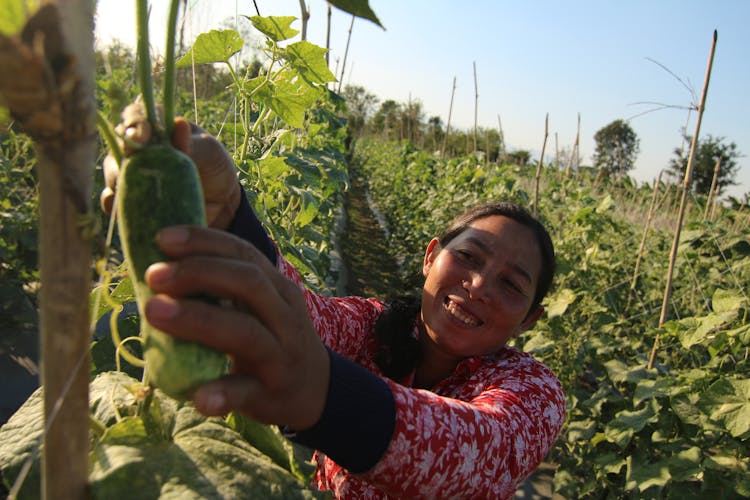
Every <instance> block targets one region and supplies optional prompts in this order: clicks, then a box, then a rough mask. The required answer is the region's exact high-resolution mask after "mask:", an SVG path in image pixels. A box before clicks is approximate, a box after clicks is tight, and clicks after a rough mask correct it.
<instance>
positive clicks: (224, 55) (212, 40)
mask: <svg viewBox="0 0 750 500" xmlns="http://www.w3.org/2000/svg"><path fill="white" fill-rule="evenodd" d="M242 45H243V41H242V37H240V34H239V33H237V32H236V31H234V30H222V31H218V30H211V31H209V32H208V33H201V34H200V35H198V38H196V39H195V43H194V44H193V46H192V47H191V48H190V49H189V50H188V51H187V53H185V55H184V56H182V57H180V58H179V59H178V60H177V62H176V63H175V65H176V66H177V67H178V68H189V67H190V66H191V65H192V64H193V62H195V64H212V63H226V62H229V59H231V57H232V56H233V55H235V54H236V53H237V52H239V51H240V50H242Z"/></svg>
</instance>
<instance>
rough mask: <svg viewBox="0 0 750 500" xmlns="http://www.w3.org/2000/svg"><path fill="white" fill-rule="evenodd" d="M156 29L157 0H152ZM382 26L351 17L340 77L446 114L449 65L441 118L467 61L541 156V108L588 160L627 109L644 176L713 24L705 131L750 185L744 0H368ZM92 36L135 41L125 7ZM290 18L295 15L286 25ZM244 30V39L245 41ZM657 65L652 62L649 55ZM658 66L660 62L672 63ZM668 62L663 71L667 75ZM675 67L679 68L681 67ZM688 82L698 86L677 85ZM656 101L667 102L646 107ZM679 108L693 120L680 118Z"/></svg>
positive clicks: (685, 97) (508, 133)
mask: <svg viewBox="0 0 750 500" xmlns="http://www.w3.org/2000/svg"><path fill="white" fill-rule="evenodd" d="M152 3H153V4H154V20H155V24H156V25H157V26H155V27H154V29H153V31H152V41H153V42H158V41H160V40H161V39H162V38H163V35H162V34H161V32H160V31H159V27H160V26H162V25H163V21H161V20H160V15H161V12H163V10H164V7H165V5H166V4H167V2H166V0H154V1H153V2H152ZM255 3H257V5H258V8H259V10H260V13H261V15H294V16H298V17H299V15H300V8H299V1H298V0H255ZM307 3H308V4H309V6H310V10H311V18H310V25H309V28H308V40H310V41H312V42H314V43H317V44H318V45H321V46H325V29H326V2H325V1H324V0H307ZM369 3H370V6H371V7H372V8H373V10H374V11H375V13H376V14H377V16H378V17H379V19H380V21H381V23H382V24H383V25H384V26H385V30H383V29H381V28H380V27H378V26H376V25H374V24H373V23H370V22H368V21H365V20H361V19H357V20H356V21H355V23H354V28H353V32H352V38H351V42H350V46H349V53H348V56H347V63H346V66H347V72H346V73H345V75H344V83H345V84H357V85H362V86H364V87H365V88H367V89H368V90H369V91H370V92H372V93H373V94H375V95H376V96H378V98H380V99H381V101H382V100H385V99H393V100H396V101H398V102H404V103H405V102H407V101H408V100H409V99H418V100H420V101H421V102H422V104H423V108H424V110H425V113H426V115H427V116H428V117H429V116H433V115H439V116H441V117H442V119H443V122H446V121H447V118H448V111H449V107H450V97H451V88H452V84H453V78H454V77H455V78H456V85H457V88H456V94H455V97H454V103H453V112H452V117H451V127H459V128H463V129H470V128H471V127H473V123H474V76H473V64H474V63H476V68H477V80H478V93H479V101H478V102H479V108H478V124H479V125H480V126H483V127H497V126H498V116H499V117H500V121H501V123H502V128H503V132H504V134H505V140H506V145H507V146H508V147H509V148H510V149H526V150H529V151H531V152H532V155H533V157H534V158H538V155H539V152H540V150H541V146H542V141H543V138H544V118H545V114H547V113H549V120H550V136H549V139H548V143H547V153H548V154H550V152H552V153H551V154H554V149H555V135H557V143H558V145H559V147H560V148H561V149H565V148H568V149H570V148H571V146H572V144H573V142H574V140H575V135H576V127H577V115H578V113H580V115H581V144H580V153H581V159H582V163H585V164H588V163H590V162H591V156H592V154H593V151H594V147H595V142H594V139H593V136H594V134H595V133H596V131H597V130H599V129H600V128H602V127H603V126H605V125H607V124H608V123H610V122H612V121H613V120H616V119H629V118H631V117H632V118H631V121H630V125H631V126H632V128H633V129H634V130H635V132H636V134H638V137H639V138H640V155H639V157H638V160H637V162H636V168H635V169H634V170H633V171H632V172H631V175H632V176H633V177H634V178H636V179H637V180H639V181H641V182H652V181H653V180H654V179H655V178H656V177H657V175H658V173H659V171H660V170H661V169H663V168H665V167H666V166H667V164H668V162H669V159H670V158H672V156H673V151H674V149H675V147H678V146H679V145H680V144H681V129H682V128H683V127H685V126H686V125H687V130H688V132H689V133H690V134H691V135H692V134H693V132H694V130H695V122H696V113H695V112H693V113H690V115H689V116H688V112H687V110H686V109H685V108H686V107H688V106H689V105H691V104H697V103H698V99H699V98H700V94H701V91H702V87H703V81H704V77H705V73H706V67H707V63H708V55H709V51H710V46H711V38H712V36H713V31H714V29H716V30H717V31H718V43H717V46H716V54H715V57H714V63H713V71H712V74H711V80H710V85H709V89H708V97H707V102H706V109H705V113H704V116H703V121H702V125H701V132H700V134H701V137H705V136H706V135H708V134H710V135H712V136H714V137H723V138H725V140H726V142H735V143H736V144H737V146H738V149H739V151H740V152H741V153H742V154H743V155H744V156H743V157H742V158H740V159H739V164H740V169H739V172H738V175H737V181H738V182H739V183H740V185H739V186H735V187H732V188H729V189H728V190H727V191H726V194H731V195H733V196H741V195H742V194H743V193H747V192H750V97H749V96H748V91H747V89H748V88H750V29H749V28H748V23H749V22H750V1H746V0H717V1H714V2H707V1H703V2H699V1H695V0H682V1H677V0H631V1H629V2H616V1H613V0H612V1H609V0H607V1H605V0H599V1H593V0H591V1H588V0H587V1H583V0H577V1H568V2H559V1H551V0H549V1H543V0H525V1H523V2H511V1H500V0H466V1H464V2H456V1H455V0H453V1H448V0H409V1H399V0H370V2H369ZM98 4H99V19H98V28H97V29H98V31H97V33H98V36H99V37H100V38H101V39H102V40H103V41H106V40H107V39H108V37H114V38H118V39H120V40H122V41H125V42H126V43H132V40H133V38H134V33H135V23H134V21H133V17H132V14H133V13H132V11H133V10H134V8H133V9H130V8H123V2H121V1H116V0H99V2H98ZM189 5H190V15H189V29H190V30H192V31H193V32H194V33H195V34H198V33H200V32H202V31H206V30H209V29H217V28H221V27H222V23H223V22H224V21H225V20H227V19H233V18H234V17H235V16H236V15H240V16H241V15H254V14H255V7H254V6H253V2H251V1H249V0H243V1H239V0H191V1H190V2H189ZM350 21H351V16H350V15H348V14H345V13H343V12H340V11H337V10H335V9H334V12H333V16H332V34H331V51H332V52H331V59H330V60H331V66H332V69H334V70H335V69H336V68H340V65H341V63H342V59H343V56H344V51H345V48H346V42H347V34H348V30H349V24H350ZM294 26H295V27H297V28H299V27H300V25H299V23H298V24H296V25H294ZM249 43H254V42H252V41H250V42H249ZM653 61H656V62H658V63H659V64H656V63H655V62H653ZM660 65H662V66H664V67H666V68H668V70H669V71H667V70H665V69H664V68H662V67H661V66H660ZM670 72H671V73H673V74H674V75H673V74H670ZM678 78H679V79H678ZM686 85H687V86H688V87H691V88H692V90H693V93H694V95H691V92H690V91H689V90H688V89H687V88H685V86H686ZM642 102H654V103H659V104H663V105H668V106H674V107H675V108H667V109H662V110H659V111H653V112H650V113H646V114H642V115H641V116H635V115H638V114H639V113H643V112H645V111H648V110H650V109H653V108H654V107H655V105H646V104H637V103H642ZM688 118H689V121H688Z"/></svg>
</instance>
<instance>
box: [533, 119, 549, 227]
mask: <svg viewBox="0 0 750 500" xmlns="http://www.w3.org/2000/svg"><path fill="white" fill-rule="evenodd" d="M548 135H549V113H547V115H546V116H545V117H544V141H543V142H542V154H541V156H540V157H539V164H538V165H537V166H536V179H535V181H534V217H536V216H537V214H538V213H539V179H540V178H541V177H542V167H543V166H544V150H545V148H546V147H547V136H548Z"/></svg>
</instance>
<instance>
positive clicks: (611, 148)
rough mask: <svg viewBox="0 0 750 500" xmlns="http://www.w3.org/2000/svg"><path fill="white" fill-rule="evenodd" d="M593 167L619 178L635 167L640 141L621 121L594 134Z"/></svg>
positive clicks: (625, 123)
mask: <svg viewBox="0 0 750 500" xmlns="http://www.w3.org/2000/svg"><path fill="white" fill-rule="evenodd" d="M594 140H595V141H596V149H595V150H594V157H593V160H594V167H595V168H597V169H603V170H605V171H606V172H607V173H608V174H610V175H612V174H614V175H616V176H618V177H621V176H623V175H625V174H627V173H628V172H629V171H630V170H632V168H633V167H634V166H635V159H636V157H637V156H638V152H639V150H640V140H639V139H638V136H637V135H636V133H635V132H634V131H633V129H632V128H631V127H630V125H628V123H627V122H625V121H623V120H615V121H613V122H612V123H610V124H609V125H607V126H605V127H602V128H601V129H599V130H598V131H597V132H596V134H594Z"/></svg>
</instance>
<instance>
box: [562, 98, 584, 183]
mask: <svg viewBox="0 0 750 500" xmlns="http://www.w3.org/2000/svg"><path fill="white" fill-rule="evenodd" d="M580 137H581V113H578V129H577V131H576V140H575V142H574V143H573V150H572V151H571V152H570V158H568V166H567V168H566V169H565V177H570V172H571V170H572V167H573V159H574V158H578V142H579V140H580Z"/></svg>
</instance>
